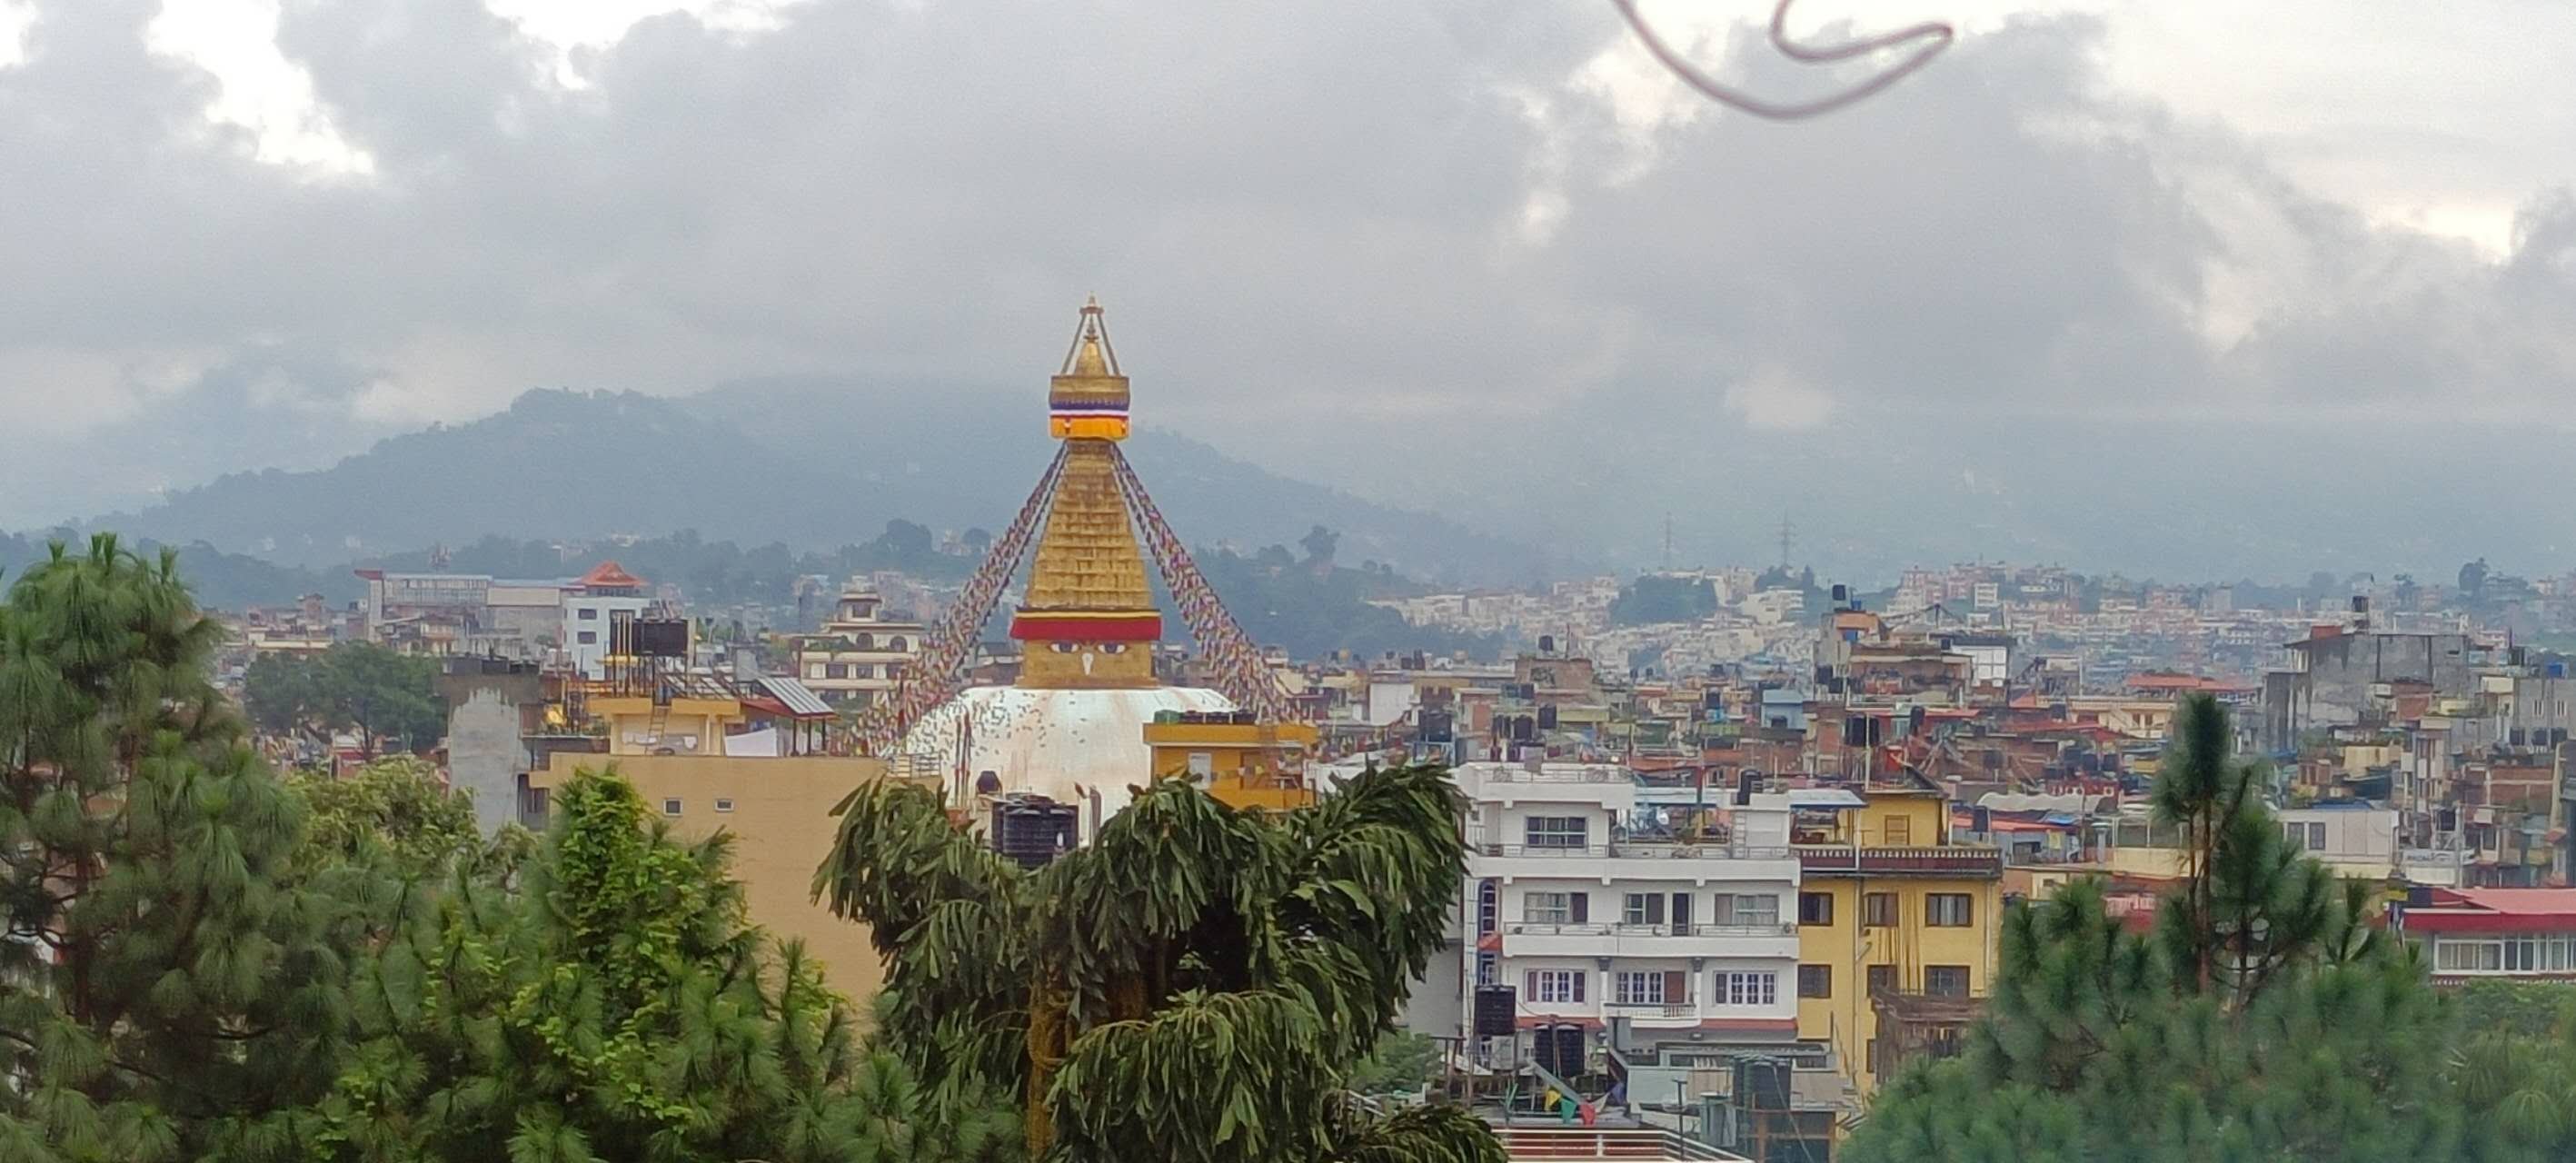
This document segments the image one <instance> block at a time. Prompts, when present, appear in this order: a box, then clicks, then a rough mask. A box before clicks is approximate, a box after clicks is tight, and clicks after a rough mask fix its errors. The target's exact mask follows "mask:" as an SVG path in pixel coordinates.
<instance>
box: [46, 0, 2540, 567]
mask: <svg viewBox="0 0 2576 1163" xmlns="http://www.w3.org/2000/svg"><path fill="white" fill-rule="evenodd" d="M1646 11H1647V12H1648V14H1649V15H1650V16H1653V17H1655V18H1656V19H1658V20H1660V21H1665V22H1668V23H1669V25H1670V27H1672V28H1674V29H1676V30H1677V31H1678V30H1687V29H1690V28H1693V27H1697V28H1700V29H1703V30H1707V31H1708V32H1709V33H1710V36H1709V38H1708V39H1706V40H1704V41H1703V42H1702V43H1701V44H1700V45H1699V50H1700V56H1701V59H1703V60H1704V61H1706V62H1707V63H1708V65H1709V67H1710V68H1711V69H1713V70H1714V71H1717V72H1720V73H1722V74H1724V75H1728V76H1732V77H1741V78H1745V79H1747V83H1749V84H1752V85H1755V86H1757V87H1759V88H1762V89H1764V90H1765V91H1769V92H1778V93H1783V94H1795V93H1800V92H1814V91H1820V90H1821V89H1823V88H1826V87H1828V86H1829V84H1830V83H1831V80H1832V78H1831V75H1830V74H1827V75H1825V76H1821V77H1820V76H1815V75H1807V74H1804V73H1802V72H1801V71H1800V70H1798V69H1796V68H1795V67H1793V66H1791V65H1789V64H1788V63H1787V62H1785V61H1783V60H1780V59H1779V58H1777V57H1776V56H1774V55H1772V54H1771V53H1770V51H1769V50H1768V48H1767V47H1765V46H1763V45H1762V44H1761V42H1760V40H1759V37H1758V36H1757V35H1753V34H1752V32H1751V31H1750V25H1749V24H1747V23H1745V22H1749V21H1756V20H1759V19H1760V18H1761V16H1762V15H1763V12H1762V11H1761V6H1759V5H1752V4H1724V5H1682V4H1670V3H1667V4H1650V5H1647V6H1646ZM1917 16H1943V17H1949V18H1952V19H1955V20H1958V21H1960V22H1961V25H1962V28H1963V29H1964V30H1965V31H1964V34H1963V36H1962V38H1961V40H1960V42H1959V43H1958V45H1957V46H1956V47H1955V48H1954V50H1953V51H1951V52H1949V53H1947V54H1944V55H1943V56H1942V57H1941V58H1940V59H1939V60H1937V61H1936V62H1935V63H1934V64H1933V66H1932V67H1930V68H1928V69H1926V70H1925V71H1924V72H1922V73H1920V74H1918V75H1916V76H1915V77H1913V78H1910V79H1909V80H1907V81H1906V82H1904V83H1903V84H1902V85H1900V86H1898V87H1897V88H1896V89H1894V90H1891V91H1890V92H1889V93H1888V94H1887V95H1886V96H1885V97H1884V98H1882V99H1880V100H1876V101H1872V102H1868V103H1865V104H1863V105H1862V106H1860V107H1858V108H1855V109H1853V110H1850V111H1848V112H1846V113H1844V114H1840V115H1837V116H1834V117H1830V118H1826V119H1822V120H1818V121H1813V122H1807V123H1801V124H1796V125H1776V124H1768V123H1762V122H1757V121H1753V120H1751V119H1748V118H1745V117H1742V116H1740V115H1736V114H1732V113H1728V112H1725V111H1722V110H1720V109H1718V108H1716V107H1714V106H1710V105H1707V104H1705V103H1703V102H1699V101H1697V100H1695V99H1688V98H1685V97H1684V96H1683V94H1682V91H1681V90H1680V89H1679V87H1678V86H1677V85H1676V84H1675V83H1673V82H1672V81H1670V80H1669V79H1667V78H1666V77H1665V76H1664V75H1663V74H1661V73H1659V72H1657V71H1655V70H1653V68H1652V67H1651V65H1650V64H1649V63H1648V62H1647V60H1646V58H1645V56H1644V54H1643V53H1642V51H1641V50H1640V49H1638V48H1637V47H1636V46H1635V45H1634V44H1633V43H1632V41H1631V40H1630V39H1629V38H1627V37H1626V36H1625V35H1624V34H1623V32H1622V30H1621V28H1620V26H1619V25H1618V22H1617V20H1616V17H1615V15H1614V13H1613V12H1612V10H1611V9H1610V7H1609V6H1608V5H1606V4H1600V3H1575V2H1566V3H1549V4H1535V3H1508V4H1487V3H1445V2H1439V3H1426V4H1393V5H1388V4H1326V5H1297V6H1291V7H1282V8H1259V7H1246V6H1239V5H1146V4H1116V3H1112V4H1080V5H1037V4H985V3H944V2H934V3H921V4H879V3H852V2H842V0H810V2H806V3H755V2H744V3H724V2H719V3H712V4H707V3H701V4H695V5H672V4H656V3H650V2H642V3H588V4H578V3H534V2H528V0H513V2H507V3H505V2H503V0H490V3H489V4H488V5H487V4H486V3H485V0H347V2H339V3H329V4H322V3H306V2H298V0H287V2H286V3H283V4H280V3H261V2H259V0H220V2H218V0H209V2H203V3H187V2H182V0H171V2H170V3H167V4H157V3H151V2H146V0H33V2H32V3H31V2H29V0H0V141H6V142H8V143H10V144H9V147H8V148H7V149H6V150H0V188H5V189H6V190H8V191H9V199H10V201H11V203H12V207H13V210H14V211H15V212H16V214H17V216H18V217H17V220H18V221H21V222H23V223H27V224H30V225H31V226H32V228H30V229H22V230H18V231H13V232H10V234H9V235H8V236H7V237H6V238H5V240H0V254H5V256H6V258H5V266H6V267H7V269H9V270H11V271H13V272H15V273H17V274H18V275H19V277H17V278H13V279H10V280H8V281H7V283H6V287H5V289H0V397H4V398H5V400H6V403H7V405H8V406H9V407H10V408H11V409H12V411H13V414H14V415H16V416H18V417H20V418H21V425H22V431H23V432H26V433H28V434H29V435H28V436H27V437H25V438H22V439H21V440H20V441H17V442H13V443H14V444H15V445H16V448H15V449H14V450H13V452H14V454H13V456H12V457H11V458H10V459H9V462H8V463H7V465H6V466H5V467H0V526H5V527H8V528H28V527H38V526H42V525H44V524H47V523H50V522H52V521H56V520H60V519H66V518H78V517H86V516H91V515H95V514H99V513H104V512H107V511H110V510H114V509H120V508H123V509H131V508H135V507H137V506H140V505H142V504H145V503H148V501H149V499H150V497H151V496H152V495H153V494H154V493H155V492H156V491H158V490H162V489H169V488H184V487H188V486H192V485H197V484H200V483H203V482H204V481H206V480H209V479H211V478H213V477H215V476H217V475H219V474H221V473H224V472H228V471H237V470H243V469H258V468H267V467H287V468H309V467H318V466H321V465H326V464H328V463H330V462H331V461H333V460H334V459H336V458H338V457H340V456H343V455H347V454H350V453H354V452H358V451H360V450H362V449H364V448H365V447H366V446H367V445H368V444H369V443H370V442H371V441H373V440H375V439H377V438H380V437H383V436H386V435H391V434H395V433H399V432H403V431H408V430H412V429H415V428H418V427H421V426H423V425H426V424H429V423H431V422H443V423H451V424H452V423H457V422H461V421H465V420H470V419H473V418H475V417H478V416H483V415H486V414H489V413H492V412H494V411H497V410H499V409H501V408H503V407H505V406H507V404H508V403H509V402H510V400H511V399H513V398H514V397H515V396H517V395H518V394H519V393H520V392H522V391H524V390H526V389H529V388H532V387H540V386H561V387H573V388H583V389H619V390H627V389H631V390H637V391H643V392H647V393H654V394H681V393H693V392H698V391H701V390H703V389H706V388H709V387H710V386H714V385H718V384H722V383H725V382H728V381H733V380H739V379H744V378H751V377H763V376H776V375H805V376H846V377H851V379H852V382H853V383H856V384H861V385H865V387H864V389H854V390H866V391H871V392H875V393H877V394H879V395H881V396H882V399H883V403H884V406H885V407H889V408H900V407H902V406H903V405H904V403H905V399H906V395H905V390H906V385H908V384H913V383H931V382H936V383H939V384H942V385H949V386H954V385H959V384H963V385H968V386H969V387H970V388H971V390H973V391H978V392H986V391H988V392H990V393H992V395H993V397H994V398H995V399H996V400H997V401H998V400H1027V401H1029V403H1030V407H1031V408H1032V410H1034V407H1035V395H1034V393H1035V391H1036V385H1037V384H1038V382H1039V380H1038V377H1039V376H1041V375H1042V374H1043V373H1044V372H1045V371H1047V370H1051V365H1052V363H1053V361H1054V360H1055V359H1056V358H1057V357H1058V356H1059V354H1060V353H1061V351H1062V346H1061V345H1062V342H1063V330H1064V321H1065V319H1066V318H1067V313H1068V312H1069V311H1070V309H1071V307H1072V305H1073V304H1075V303H1078V302H1079V301H1080V298H1081V296H1082V295H1083V294H1085V293H1088V292H1097V293H1099V294H1100V295H1101V296H1102V297H1103V299H1104V301H1106V302H1108V303H1109V304H1110V305H1111V308H1112V310H1113V312H1114V318H1115V319H1116V324H1117V328H1118V339H1119V344H1120V350H1121V354H1122V355H1123V356H1125V357H1126V358H1127V359H1128V361H1129V364H1130V370H1131V371H1132V372H1134V373H1135V374H1136V375H1137V377H1138V380H1137V396H1138V400H1137V407H1138V409H1139V415H1140V420H1141V421H1142V422H1143V423H1146V424H1148V425H1157V426H1167V427H1169V428H1172V429H1175V430H1177V431H1179V432H1181V433H1183V434H1186V435H1188V436H1191V437H1194V438H1196V439H1198V440H1201V441H1204V442H1206V443H1208V444H1211V445H1214V446H1215V447H1217V448H1218V449H1220V450H1222V451H1224V452H1226V453H1228V454H1231V455H1233V456H1235V457H1239V458H1242V459H1244V460H1248V461H1251V462H1254V463H1256V464H1259V465H1261V466H1262V467H1264V468H1268V469H1272V470H1275V471H1278V472H1280V473H1283V474H1285V475H1288V476H1292V477H1300V478H1303V479H1307V480H1314V481H1319V482H1323V483H1327V484H1332V485H1336V486H1339V487H1342V488H1345V489H1347V490H1349V491H1351V492H1354V493H1357V494H1359V495H1361V496H1364V497H1368V498H1370V499H1372V500H1376V501H1381V502H1385V503H1388V504H1392V505H1398V506H1404V507H1412V508H1421V509H1429V510H1436V511H1439V512H1442V513H1445V514H1447V515H1450V516H1452V517H1455V518H1457V519H1459V520H1461V521H1463V522H1465V523H1467V524H1469V525H1471V526H1475V527H1478V528H1481V529H1485V530H1488V531H1494V532H1502V533H1506V534H1513V535H1517V536H1520V537H1522V538H1524V539H1526V540H1530V541H1561V542H1566V543H1570V544H1576V545H1579V546H1580V547H1581V548H1582V549H1583V550H1585V551H1587V552H1592V553H1597V554H1599V555H1600V556H1601V557H1602V558H1603V559H1605V560H1611V561H1618V562H1624V563H1628V564H1645V563H1649V562H1651V561H1652V560H1653V559H1654V558H1655V557H1656V556H1657V554H1658V552H1659V550H1660V537H1661V533H1662V528H1663V524H1662V523H1663V519H1664V516H1665V513H1666V512H1667V511H1668V510H1669V511H1673V512H1674V521H1675V538H1676V543H1677V550H1678V552H1679V554H1680V555H1681V556H1683V557H1685V558H1690V559H1706V560H1735V561H1751V560H1764V559H1767V557H1768V555H1769V550H1768V548H1767V546H1768V538H1767V531H1768V530H1769V529H1771V528H1772V527H1773V526H1776V525H1777V523H1778V522H1779V521H1780V519H1781V518H1782V517H1783V516H1784V515H1787V516H1789V517H1791V518H1792V519H1794V520H1795V521H1797V522H1798V524H1799V526H1800V527H1801V529H1802V540H1803V542H1804V544H1805V546H1806V547H1807V551H1806V552H1805V553H1802V556H1813V557H1814V558H1816V560H1817V561H1818V563H1819V565H1820V566H1825V567H1837V566H1838V567H1842V568H1850V569H1872V568H1875V569H1884V568H1886V566H1887V564H1888V563H1889V562H1891V561H1902V560H1907V559H1918V558H1919V559H1942V558H1946V557H1949V556H1954V555H1956V556H1965V555H1972V554H1984V555H1987V556H2014V557H2018V558H2023V559H2029V558H2053V559H2058V560H2065V561H2066V562H2067V563H2068V564H2071V565H2077V566H2079V567H2097V568H2128V569H2157V570H2161V571H2162V572H2164V573H2166V574H2168V575H2172V574H2187V573H2191V572H2194V571H2201V572H2204V573H2206V574H2209V575H2212V576H2215V575H2220V574H2225V573H2231V572H2240V571H2256V572H2269V573H2273V574H2282V575H2286V574H2293V573H2297V574H2304V572H2305V571H2306V570H2307V569H2310V568H2314V567H2330V568H2409V567H2413V568H2427V569H2430V568H2447V567H2450V566H2455V565H2456V564H2457V562H2458V561H2460V560H2463V559H2464V558H2466V557H2467V556H2470V555H2471V554H2472V553H2477V552H2485V553H2491V554H2494V555H2496V556H2498V557H2499V558H2500V561H2499V564H2500V565H2503V564H2510V565H2511V566H2513V567H2514V568H2517V569H2523V570H2527V571H2533V572H2539V571H2543V570H2558V569H2563V568H2564V567H2565V566H2566V565H2567V564H2568V563H2569V560H2570V553H2569V552H2568V551H2569V550H2576V517H2570V516H2569V515H2568V514H2567V513H2566V512H2565V511H2564V509H2563V507H2562V506H2557V505H2554V504H2544V503H2542V501H2541V500H2538V499H2532V500H2525V499H2523V498H2532V497H2535V495H2536V494H2543V493H2546V492H2548V491H2549V490H2548V489H2546V488H2536V487H2531V486H2532V485H2533V484H2534V483H2535V482H2534V481H2533V480H2532V479H2531V477H2530V476H2529V474H2530V473H2536V472H2546V471H2548V470H2549V467H2550V465H2551V463H2552V459H2553V458H2552V456H2551V453H2552V451H2553V448H2554V446H2556V445H2557V444H2558V443H2559V442H2560V441H2562V440H2563V439H2564V436H2565V432H2566V427H2567V425H2566V417H2567V415H2568V409H2569V407H2570V405H2571V403H2576V338H2571V336H2576V332H2571V331H2570V330H2569V328H2568V327H2567V323H2566V321H2567V320H2568V319H2570V318H2576V194H2571V193H2570V182H2571V181H2572V180H2576V175H2571V173H2570V172H2569V166H2570V159H2571V158H2576V74H2570V73H2569V72H2568V71H2567V70H2566V69H2564V68H2563V67H2562V66H2561V64H2560V63H2559V61H2558V59H2557V53H2556V49H2557V48H2558V47H2559V46H2563V45H2564V44H2566V43H2568V41H2569V37H2570V35H2571V34H2576V9H2571V8H2569V7H2566V6H2563V5H2557V4H2548V3H2538V2H2511V0H2483V2H2475V3H2465V4H2461V5H2455V6H2444V7H2440V8H2432V7H2427V6H2421V5H2410V4H2398V3H2352V2H2349V0H2301V2H2295V3H2273V4H2265V5H2261V6H2259V7H2256V8H2251V9H2249V8H2245V7H2241V6H2235V5H2217V4H2198V3H2191V4H2171V3H2157V4H2149V3H2131V4H2098V3H2097V4H2041V5H2029V6H2024V5H2014V4H2006V3H1995V2H1991V0H1977V2H1974V3H1967V2H1950V0H1943V2H1934V3H1926V4H1922V5H1912V6H1905V7H1902V8H1888V7H1885V6H1868V7H1863V6H1857V5H1852V4H1849V3H1822V2H1819V3H1806V4H1801V5H1800V6H1799V7H1798V9H1797V10H1796V20H1797V22H1798V24H1799V26H1800V27H1802V28H1810V29H1823V30H1828V31H1830V30H1831V29H1832V28H1834V27H1835V26H1836V25H1838V24H1841V23H1843V22H1846V21H1850V20H1854V19H1859V20H1865V21H1868V22H1870V23H1871V26H1872V27H1875V26H1876V25H1877V23H1878V22H1882V21H1887V22H1893V21H1896V20H1900V19H1911V18H1914V17H1917ZM1694 22H1696V23H1694ZM1031 422H1032V423H1034V418H1032V421H1031ZM799 435H800V437H801V438H805V439H811V438H813V437H814V436H815V435H816V434H813V433H804V434H799ZM1532 449H1537V450H1546V451H1547V452H1549V453H1550V454H1551V458H1552V462H1553V463H1552V467H1551V468H1550V469H1549V470H1548V471H1545V472H1523V471H1520V470H1521V469H1522V468H1523V467H1525V466H1527V465H1529V464H1531V463H1533V460H1532V458H1531V457H1529V456H1528V455H1526V453H1527V452H1528V450H1532ZM1507 470H1510V471H1507ZM1497 477H1503V478H1510V479H1503V480H1499V481H1498V480H1497V479H1496V478H1497ZM1523 478H1526V479H1523ZM2517 482H2519V483H2517ZM1890 497H1901V498H1903V500H1902V502H1901V503H1899V502H1897V501H1891V500H1890V499H1889V498H1890ZM385 501H386V503H387V504H389V505H390V504H398V503H400V498H394V497H388V498H386V499H385ZM1001 516H1002V514H996V515H995V519H996V520H998V519H999V518H1000V517H1001ZM1909 518H1922V519H1909ZM2508 537H2509V538H2511V539H2512V542H2511V544H2510V545H2508V544H2507V543H2506V542H2505V541H2504V540H2503V539H2504V538H2508ZM227 548H238V547H229V546H228V547H227Z"/></svg>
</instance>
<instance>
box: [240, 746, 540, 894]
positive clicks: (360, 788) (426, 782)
mask: <svg viewBox="0 0 2576 1163" xmlns="http://www.w3.org/2000/svg"><path fill="white" fill-rule="evenodd" d="M287 784H288V786H290V787H292V788H294V789H295V791H296V792H297V794H299V795H302V796H303V797H304V802H305V805H306V807H307V809H308V811H309V819H308V820H307V823H306V842H307V843H308V844H310V845H312V846H313V847H315V848H316V849H319V850H320V851H322V852H325V853H328V854H330V856H331V858H332V859H335V860H339V861H342V862H345V863H349V864H365V863H367V862H369V861H370V860H373V859H376V858H377V857H379V856H381V857H382V858H384V859H386V860H389V861H391V868H392V870H393V871H394V872H396V873H397V874H398V875H406V876H409V877H411V878H413V879H417V880H426V881H430V882H433V883H435V882H439V881H443V880H445V879H446V874H447V873H448V871H449V870H450V869H452V868H455V867H456V866H458V865H460V864H462V865H465V866H467V867H470V868H472V869H475V870H477V871H481V872H486V873H504V874H505V873H507V872H508V871H510V870H511V869H513V868H515V867H516V866H517V864H518V862H519V861H521V860H523V859H524V858H525V857H526V856H527V854H528V853H529V851H530V850H532V849H533V848H534V840H533V838H532V837H530V836H528V835H527V834H526V833H525V831H524V830H523V829H521V828H520V827H519V826H518V825H516V824H511V825H508V826H506V827H504V828H503V829H502V830H501V835H499V836H497V837H495V838H494V839H493V840H492V841H491V842H489V843H488V844H487V843H486V842H485V840H484V838H483V834H482V830H481V828H480V827H479V826H478V825H477V824H476V822H475V819H474V802H473V798H472V797H471V796H468V795H466V794H465V793H464V792H461V791H458V790H456V789H454V788H451V787H449V786H447V784H446V783H445V782H444V781H443V780H441V779H440V778H439V776H438V769H437V768H436V767H434V766H432V765H431V764H430V762H429V761H428V760H426V759H422V758H420V757H418V756H415V755H394V756H388V757H386V758H383V759H379V760H376V761H374V762H372V763H368V764H365V765H362V766H360V767H359V768H357V769H356V770H354V771H351V772H349V773H348V774H345V775H342V776H339V777H337V778H333V777H331V776H329V775H322V774H313V773H308V774H303V775H298V776H295V777H293V778H290V779H289V780H288V781H287Z"/></svg>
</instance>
